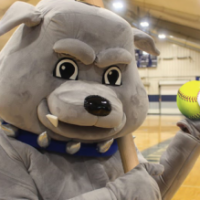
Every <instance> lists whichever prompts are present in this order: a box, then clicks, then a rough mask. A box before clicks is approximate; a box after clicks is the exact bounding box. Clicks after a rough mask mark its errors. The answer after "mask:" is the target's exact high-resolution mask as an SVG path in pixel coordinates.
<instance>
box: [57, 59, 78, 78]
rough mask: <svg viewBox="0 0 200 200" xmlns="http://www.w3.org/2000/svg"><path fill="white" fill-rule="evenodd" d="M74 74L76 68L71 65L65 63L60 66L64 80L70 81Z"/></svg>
mask: <svg viewBox="0 0 200 200" xmlns="http://www.w3.org/2000/svg"><path fill="white" fill-rule="evenodd" d="M74 72H75V67H74V65H73V64H71V63H68V62H65V63H63V64H62V65H61V66H60V75H61V77H62V78H64V79H70V77H71V76H72V75H73V74H74Z"/></svg>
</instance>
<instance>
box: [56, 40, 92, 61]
mask: <svg viewBox="0 0 200 200" xmlns="http://www.w3.org/2000/svg"><path fill="white" fill-rule="evenodd" d="M53 50H54V51H55V52H56V53H59V54H68V55H71V56H73V57H75V58H76V59H78V60H80V61H81V62H82V63H84V64H85V65H89V64H92V63H93V62H94V60H95V57H96V56H95V52H94V50H93V49H92V48H91V47H90V46H89V45H87V44H86V43H84V42H82V41H80V40H77V39H62V40H59V41H57V42H56V43H55V44H54V46H53Z"/></svg>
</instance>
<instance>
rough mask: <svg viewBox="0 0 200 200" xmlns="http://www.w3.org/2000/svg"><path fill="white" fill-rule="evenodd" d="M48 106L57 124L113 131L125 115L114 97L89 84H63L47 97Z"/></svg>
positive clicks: (105, 90) (111, 91)
mask: <svg viewBox="0 0 200 200" xmlns="http://www.w3.org/2000/svg"><path fill="white" fill-rule="evenodd" d="M47 104H48V107H49V111H50V113H51V114H52V115H54V116H56V117H58V120H59V121H61V122H64V123H69V124H74V125H79V126H96V127H101V128H115V127H118V126H119V125H120V124H121V122H122V119H123V115H124V113H123V106H122V103H121V101H120V100H119V98H118V97H117V95H116V93H115V92H114V91H113V90H112V89H111V88H109V87H106V86H105V85H101V84H97V83H92V84H91V82H83V81H66V82H65V83H64V84H62V85H61V86H60V87H58V88H56V89H55V90H54V91H53V92H52V93H51V94H50V95H49V97H48V98H47Z"/></svg>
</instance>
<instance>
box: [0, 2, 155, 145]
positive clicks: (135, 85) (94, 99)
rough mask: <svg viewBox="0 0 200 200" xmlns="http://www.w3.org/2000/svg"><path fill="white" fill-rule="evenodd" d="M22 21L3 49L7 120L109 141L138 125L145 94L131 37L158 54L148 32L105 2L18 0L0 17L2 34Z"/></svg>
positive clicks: (1, 104)
mask: <svg viewBox="0 0 200 200" xmlns="http://www.w3.org/2000/svg"><path fill="white" fill-rule="evenodd" d="M20 24H21V25H20ZM17 25H20V26H19V28H18V29H17V31H16V32H15V33H14V34H13V36H12V37H11V39H10V40H9V42H8V43H7V44H6V46H5V47H4V49H3V50H2V51H1V53H0V117H1V118H2V119H3V120H5V121H6V122H8V123H10V124H12V125H13V126H15V127H17V128H19V129H23V130H26V131H30V132H33V133H35V134H38V135H40V134H41V133H45V134H47V135H48V137H49V138H52V139H55V140H61V141H67V140H70V141H74V142H82V143H94V142H97V143H98V142H106V141H110V140H112V139H115V138H119V137H122V136H124V135H126V134H129V133H131V132H132V131H134V130H136V129H137V128H138V127H139V126H140V125H141V123H142V122H143V120H144V119H145V117H146V114H147V109H148V98H147V94H146V92H145V89H144V87H143V84H142V83H141V80H140V77H139V74H138V71H137V66H136V63H135V51H134V44H135V46H137V47H138V48H139V49H142V50H144V51H147V52H149V53H151V54H153V55H158V54H159V52H158V50H157V49H156V48H155V46H154V42H153V40H152V38H151V37H150V36H148V35H146V34H145V33H143V32H141V31H139V30H137V29H135V28H132V27H131V26H130V25H129V24H128V23H127V22H126V21H125V20H124V19H122V18H121V17H119V16H118V15H116V14H114V13H112V12H110V11H108V10H106V9H103V8H98V7H95V6H91V5H87V4H84V3H81V2H77V1H73V0H56V1H55V0H42V1H41V2H40V3H39V4H38V5H37V6H36V7H34V6H32V5H29V4H27V3H24V2H16V3H14V4H13V5H12V6H11V7H10V9H9V10H8V11H7V12H6V14H5V16H4V17H3V18H2V20H1V21H0V34H1V35H2V34H4V33H6V32H8V31H9V30H11V29H12V28H14V27H15V26H17Z"/></svg>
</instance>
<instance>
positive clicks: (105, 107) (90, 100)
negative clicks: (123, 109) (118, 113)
mask: <svg viewBox="0 0 200 200" xmlns="http://www.w3.org/2000/svg"><path fill="white" fill-rule="evenodd" d="M84 107H85V109H86V110H87V111H88V112H89V113H90V114H92V115H96V116H107V115H109V114H110V112H111V110H112V108H111V105H110V102H109V101H108V100H107V99H105V98H103V97H100V96H98V95H91V96H88V97H86V98H85V101H84Z"/></svg>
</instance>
